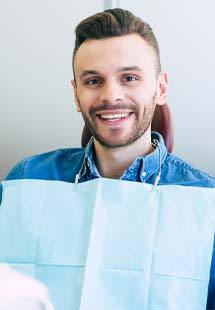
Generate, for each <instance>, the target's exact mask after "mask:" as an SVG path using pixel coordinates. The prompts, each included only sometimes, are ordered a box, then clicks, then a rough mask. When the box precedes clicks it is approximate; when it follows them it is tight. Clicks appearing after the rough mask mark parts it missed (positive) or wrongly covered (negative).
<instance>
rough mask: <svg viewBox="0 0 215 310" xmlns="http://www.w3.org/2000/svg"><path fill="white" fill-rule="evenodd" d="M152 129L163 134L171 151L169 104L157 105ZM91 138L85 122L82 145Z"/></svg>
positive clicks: (171, 136) (171, 123) (171, 122)
mask: <svg viewBox="0 0 215 310" xmlns="http://www.w3.org/2000/svg"><path fill="white" fill-rule="evenodd" d="M152 131H158V132H159V133H160V134H161V135H162V137H163V139H164V142H165V145H166V147H167V150H168V152H170V153H171V152H172V150H173V139H174V133H173V121H172V116H171V112H170V109H169V106H168V104H164V105H162V106H160V105H157V106H156V108H155V113H154V116H153V120H152ZM90 138H91V133H90V131H89V129H88V127H87V126H86V124H85V126H84V129H83V132H82V139H81V145H82V147H85V146H86V145H87V143H88V141H89V140H90Z"/></svg>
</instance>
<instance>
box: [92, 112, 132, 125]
mask: <svg viewBox="0 0 215 310" xmlns="http://www.w3.org/2000/svg"><path fill="white" fill-rule="evenodd" d="M132 114H133V112H120V111H117V112H101V113H98V114H96V117H97V118H98V119H99V120H100V121H102V122H103V123H105V124H119V123H121V122H124V121H126V120H128V119H129V118H130V117H131V115H132Z"/></svg>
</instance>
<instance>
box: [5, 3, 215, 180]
mask: <svg viewBox="0 0 215 310" xmlns="http://www.w3.org/2000/svg"><path fill="white" fill-rule="evenodd" d="M112 2H113V3H117V4H120V5H121V7H123V8H128V9H130V10H132V11H133V12H134V13H136V14H137V15H140V16H141V17H142V18H144V19H145V20H147V21H149V22H150V23H151V25H152V26H153V29H154V30H155V33H156V34H157V37H158V39H159V42H160V48H161V56H162V63H163V68H164V69H166V70H167V71H168V72H169V76H170V93H169V104H170V106H171V110H172V113H173V117H174V124H175V145H174V151H175V153H176V154H178V155H180V156H181V157H183V158H184V159H186V160H188V161H190V162H191V163H193V164H194V165H196V166H198V167H200V168H202V169H203V170H206V171H208V172H210V173H211V174H213V175H215V163H214V156H215V145H214V143H213V132H215V121H214V115H215V113H214V112H215V111H214V109H215V108H214V102H213V101H214V85H213V84H214V72H215V60H214V57H215V56H214V55H215V39H214V34H213V32H214V29H215V19H214V16H213V14H214V11H215V8H214V4H213V3H214V2H213V1H212V0H205V1H204V2H203V1H199V0H189V1H185V0H182V1H172V0H165V1H164V0H145V1H140V0H133V1H132V2H131V1H128V0H125V1H124V0H115V1H112ZM103 3H105V5H106V7H108V5H109V3H111V1H108V0H104V2H103V1H102V0H93V1H90V2H88V1H84V0H79V1H78V2H77V1H71V0H62V1H57V0H52V1H51V0H37V1H32V0H20V1H12V0H7V1H4V2H2V5H1V10H0V24H1V27H0V38H1V53H0V112H1V114H0V133H1V139H0V154H1V155H0V179H1V178H3V176H4V175H5V174H6V172H7V171H8V170H9V168H10V167H11V166H13V165H14V164H15V163H16V162H17V161H18V160H20V159H21V158H23V157H26V156H27V155H31V154H35V153H40V152H44V151H48V150H51V149H55V148H60V147H73V146H79V145H80V135H81V129H82V125H83V123H82V119H81V116H80V115H79V114H77V113H76V111H75V107H74V100H73V95H72V92H71V89H70V80H71V78H72V70H71V54H72V49H73V45H74V27H75V25H76V24H77V22H78V21H80V20H81V19H82V18H84V17H86V16H88V15H90V14H93V13H95V12H98V11H101V10H103Z"/></svg>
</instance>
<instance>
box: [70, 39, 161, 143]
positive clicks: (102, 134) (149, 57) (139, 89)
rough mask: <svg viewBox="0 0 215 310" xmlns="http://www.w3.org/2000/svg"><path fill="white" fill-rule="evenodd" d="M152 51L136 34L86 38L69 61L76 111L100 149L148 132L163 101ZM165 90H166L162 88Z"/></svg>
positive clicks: (159, 78) (131, 140) (134, 138)
mask: <svg viewBox="0 0 215 310" xmlns="http://www.w3.org/2000/svg"><path fill="white" fill-rule="evenodd" d="M155 64H156V57H155V52H154V51H153V48H152V47H151V46H149V44H148V43H147V42H145V40H144V39H142V38H141V37H140V36H139V35H137V34H131V35H126V36H120V37H113V38H108V39H100V40H87V41H85V42H84V43H83V44H82V45H81V46H80V48H79V49H78V51H77V53H76V56H75V60H74V72H75V82H74V81H73V86H74V92H75V98H76V104H77V109H78V111H81V112H82V115H83V118H84V120H85V121H86V122H87V125H88V127H89V128H90V130H91V133H92V134H93V136H94V138H95V139H96V140H97V141H98V142H99V143H100V144H102V145H103V146H105V147H109V148H111V147H120V146H126V145H130V144H132V143H133V142H135V141H137V140H138V139H139V138H140V137H143V136H144V135H147V134H148V135H149V134H150V131H151V126H150V125H151V121H152V117H153V113H154V109H155V105H156V104H163V103H165V101H164V100H162V98H163V99H164V97H165V96H164V93H165V92H166V88H165V86H166V85H163V84H162V83H163V82H165V81H166V80H165V79H166V76H162V75H159V77H157V74H156V69H155V66H156V65H155ZM164 88H165V89H164Z"/></svg>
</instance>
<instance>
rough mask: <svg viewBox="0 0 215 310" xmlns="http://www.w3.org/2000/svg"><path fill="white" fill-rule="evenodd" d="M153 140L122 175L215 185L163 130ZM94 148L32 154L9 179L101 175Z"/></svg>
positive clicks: (213, 281) (213, 298)
mask: <svg viewBox="0 0 215 310" xmlns="http://www.w3.org/2000/svg"><path fill="white" fill-rule="evenodd" d="M153 140H157V141H158V142H159V143H158V146H157V147H156V148H155V150H154V151H153V152H152V153H150V154H148V155H145V156H142V157H138V158H136V159H135V160H134V161H133V163H132V164H131V165H130V166H129V167H128V169H127V170H126V171H125V172H124V174H123V175H122V176H121V179H122V180H128V181H135V182H145V183H150V184H154V183H155V181H156V177H157V176H158V175H159V173H160V180H159V185H167V184H175V185H183V186H198V187H215V178H213V177H211V176H209V175H208V174H206V173H204V172H202V171H200V170H198V169H196V168H194V167H192V166H191V165H190V164H188V163H186V162H185V161H183V160H181V159H180V158H178V157H176V156H174V155H173V154H170V153H168V152H167V149H166V147H165V144H164V141H163V138H162V136H161V135H160V134H158V133H156V132H153V133H152V141H153ZM94 152H95V151H94V145H93V141H92V142H91V143H90V144H89V145H88V147H87V148H86V149H83V148H71V149H59V150H56V151H52V152H48V153H44V154H40V155H35V156H31V157H28V158H26V159H24V160H22V161H21V162H20V163H18V164H17V165H16V166H15V167H14V168H13V169H12V170H11V171H10V173H9V174H8V176H7V177H6V179H7V180H11V179H45V180H60V181H65V182H74V181H75V177H76V175H77V174H78V173H79V172H80V178H79V182H85V181H88V180H91V179H94V178H99V177H100V174H99V171H98V170H97V168H96V165H95V161H94V159H95V154H94ZM0 201H1V187H0ZM207 309H215V249H214V255H213V258H212V264H211V276H210V283H209V291H208V304H207Z"/></svg>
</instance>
